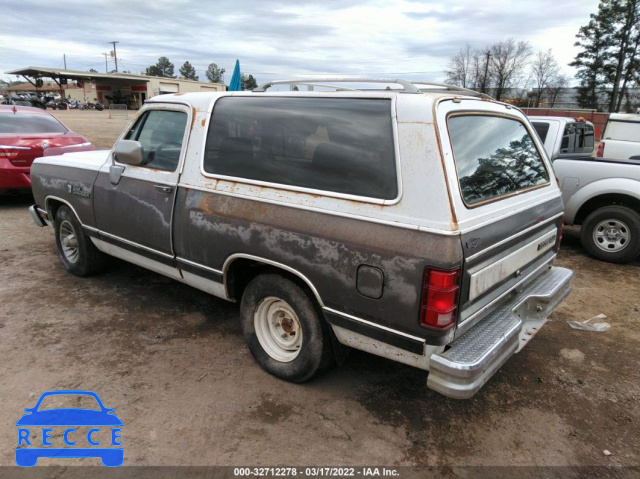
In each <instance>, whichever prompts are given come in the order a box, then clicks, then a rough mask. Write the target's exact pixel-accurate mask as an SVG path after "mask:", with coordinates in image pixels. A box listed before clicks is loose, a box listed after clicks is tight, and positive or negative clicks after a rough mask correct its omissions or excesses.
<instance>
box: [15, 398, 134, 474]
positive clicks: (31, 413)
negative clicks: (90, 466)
mask: <svg viewBox="0 0 640 479" xmlns="http://www.w3.org/2000/svg"><path fill="white" fill-rule="evenodd" d="M62 395H64V396H71V397H72V398H73V399H76V401H84V402H88V403H90V404H91V405H92V406H94V408H93V409H87V408H84V407H77V408H49V409H47V408H45V407H44V406H43V402H44V401H50V400H51V399H55V398H56V397H57V396H62ZM65 399H68V398H65ZM95 406H97V407H95ZM114 411H115V410H114V409H113V408H107V407H105V406H104V404H103V403H102V401H101V400H100V398H99V397H98V395H97V394H96V393H94V392H91V391H78V390H61V391H47V392H45V393H43V394H42V395H41V396H40V399H38V401H37V402H36V405H35V406H34V407H32V408H27V409H25V412H26V413H27V414H25V415H23V416H22V417H21V418H20V419H18V421H17V422H16V426H18V447H17V448H16V464H17V465H18V466H22V467H32V466H35V465H36V463H37V462H38V459H39V458H41V457H48V458H85V457H99V458H100V459H101V460H102V464H104V465H105V466H108V467H118V466H121V465H122V463H123V462H124V449H123V448H122V444H121V437H122V435H121V427H122V421H121V420H120V419H119V418H118V416H116V415H115V414H114ZM54 428H55V429H56V432H55V434H54ZM85 429H86V432H85V431H84V430H85ZM54 438H55V440H56V441H57V440H59V439H62V444H54ZM56 446H67V447H56ZM105 446H109V447H105Z"/></svg>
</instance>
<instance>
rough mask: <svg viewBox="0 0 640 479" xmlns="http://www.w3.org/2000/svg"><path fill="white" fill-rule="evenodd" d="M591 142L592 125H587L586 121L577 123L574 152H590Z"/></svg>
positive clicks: (592, 139)
mask: <svg viewBox="0 0 640 479" xmlns="http://www.w3.org/2000/svg"><path fill="white" fill-rule="evenodd" d="M593 144H594V137H593V127H592V126H591V125H587V124H586V123H583V124H580V125H577V126H576V142H575V152H576V153H588V154H590V153H591V152H592V151H593Z"/></svg>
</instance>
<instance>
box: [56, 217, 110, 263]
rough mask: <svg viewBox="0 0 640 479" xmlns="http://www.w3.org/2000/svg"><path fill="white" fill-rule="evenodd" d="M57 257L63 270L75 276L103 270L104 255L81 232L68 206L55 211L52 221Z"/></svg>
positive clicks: (78, 223)
mask: <svg viewBox="0 0 640 479" xmlns="http://www.w3.org/2000/svg"><path fill="white" fill-rule="evenodd" d="M54 228H55V232H56V246H57V247H58V256H60V261H61V262H62V265H63V266H64V269H66V270H67V271H69V272H70V273H72V274H75V275H76V276H89V275H91V274H95V273H98V272H100V271H101V270H102V269H103V268H104V264H105V255H104V253H102V252H100V251H98V249H97V248H96V247H95V246H94V244H93V243H92V242H91V239H89V237H88V236H86V235H85V234H84V233H83V232H82V226H81V225H80V222H79V221H78V219H77V218H76V216H75V215H74V214H73V212H72V211H71V209H70V208H69V207H68V206H61V207H60V208H58V211H56V216H55V220H54Z"/></svg>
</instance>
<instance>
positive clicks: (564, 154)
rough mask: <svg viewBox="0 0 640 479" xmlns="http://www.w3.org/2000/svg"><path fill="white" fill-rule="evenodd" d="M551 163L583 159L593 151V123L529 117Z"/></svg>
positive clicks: (580, 120) (549, 117)
mask: <svg viewBox="0 0 640 479" xmlns="http://www.w3.org/2000/svg"><path fill="white" fill-rule="evenodd" d="M529 120H531V124H532V125H533V127H534V128H535V129H536V133H538V135H539V136H540V139H541V140H542V143H543V144H544V149H545V151H546V152H547V154H548V155H549V158H550V159H551V161H553V160H555V159H556V158H581V157H582V158H584V157H585V156H591V154H592V153H593V150H594V143H595V142H594V139H595V137H594V128H593V123H591V122H590V121H586V120H585V119H584V118H571V117H560V116H534V115H529Z"/></svg>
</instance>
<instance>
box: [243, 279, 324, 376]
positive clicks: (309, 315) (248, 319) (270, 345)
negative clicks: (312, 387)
mask: <svg viewBox="0 0 640 479" xmlns="http://www.w3.org/2000/svg"><path fill="white" fill-rule="evenodd" d="M240 314H241V318H242V330H243V332H244V336H245V339H246V341H247V345H248V347H249V350H250V351H251V354H253V356H254V357H255V358H256V361H258V364H260V366H262V368H263V369H265V370H266V371H267V372H269V373H271V374H273V375H274V376H277V377H279V378H281V379H285V380H287V381H292V382H296V383H298V382H304V381H307V380H308V379H310V378H311V377H312V376H314V375H315V374H316V373H318V372H320V371H321V370H323V369H326V368H327V367H328V366H330V364H331V362H332V358H333V356H332V351H331V337H330V335H329V331H328V326H327V324H326V323H325V322H324V321H323V320H322V318H321V317H320V313H319V312H318V310H317V308H316V306H315V304H314V302H313V300H312V299H311V298H310V297H309V296H308V295H307V294H306V293H305V291H304V290H303V289H302V288H301V287H300V286H298V285H297V284H295V283H293V282H292V281H289V280H288V279H286V278H283V277H282V276H280V275H278V274H263V275H260V276H258V277H256V278H254V279H253V280H252V281H251V282H250V283H249V285H248V286H247V288H246V289H245V291H244V294H243V295H242V303H241V306H240Z"/></svg>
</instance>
